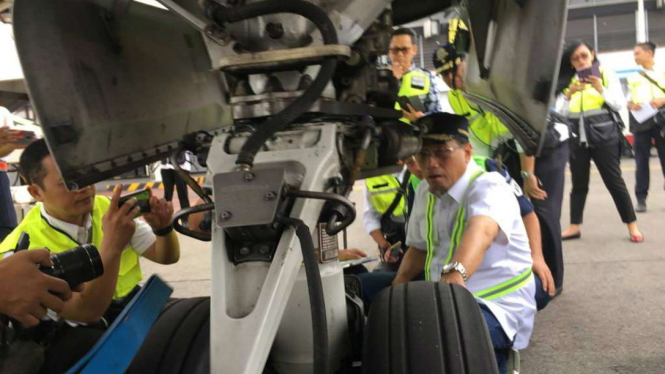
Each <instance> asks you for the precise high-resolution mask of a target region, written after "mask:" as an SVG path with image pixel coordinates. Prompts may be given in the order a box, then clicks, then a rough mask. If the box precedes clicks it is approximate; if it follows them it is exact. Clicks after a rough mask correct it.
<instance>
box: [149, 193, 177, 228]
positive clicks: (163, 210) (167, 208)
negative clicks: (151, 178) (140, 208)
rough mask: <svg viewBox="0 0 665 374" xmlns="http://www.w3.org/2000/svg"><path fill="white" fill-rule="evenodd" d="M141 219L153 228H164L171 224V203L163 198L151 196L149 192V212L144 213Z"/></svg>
mask: <svg viewBox="0 0 665 374" xmlns="http://www.w3.org/2000/svg"><path fill="white" fill-rule="evenodd" d="M143 219H145V221H146V222H147V223H148V224H149V225H150V227H152V229H153V230H161V229H165V228H167V227H168V226H170V225H171V222H172V219H173V204H172V203H171V202H168V201H166V200H164V199H159V198H157V197H155V196H152V191H151V193H150V213H146V214H145V215H144V216H143Z"/></svg>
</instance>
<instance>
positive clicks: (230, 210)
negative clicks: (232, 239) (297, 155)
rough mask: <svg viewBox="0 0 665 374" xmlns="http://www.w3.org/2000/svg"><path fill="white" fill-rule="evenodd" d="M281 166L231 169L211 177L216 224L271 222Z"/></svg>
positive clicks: (282, 177)
mask: <svg viewBox="0 0 665 374" xmlns="http://www.w3.org/2000/svg"><path fill="white" fill-rule="evenodd" d="M285 178H286V171H285V170H284V169H281V168H280V169H258V170H253V171H234V172H230V173H220V174H215V175H214V176H213V186H214V196H215V207H216V213H217V215H216V217H215V221H216V222H217V227H219V228H224V229H226V228H232V227H241V226H257V225H270V224H272V223H273V221H274V220H275V215H276V214H277V211H278V208H279V205H280V201H281V200H282V187H283V186H284V184H285Z"/></svg>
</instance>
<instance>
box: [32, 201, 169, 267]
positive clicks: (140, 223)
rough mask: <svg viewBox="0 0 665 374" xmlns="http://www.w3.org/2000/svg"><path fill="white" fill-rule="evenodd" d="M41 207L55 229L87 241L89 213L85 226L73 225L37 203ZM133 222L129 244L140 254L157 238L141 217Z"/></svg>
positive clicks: (43, 214)
mask: <svg viewBox="0 0 665 374" xmlns="http://www.w3.org/2000/svg"><path fill="white" fill-rule="evenodd" d="M39 205H40V206H41V207H40V209H41V213H42V216H43V217H44V218H46V220H47V221H48V223H49V224H50V225H51V226H52V227H55V228H56V229H58V230H60V231H63V232H64V233H65V234H67V235H69V236H70V237H71V238H72V239H75V240H76V241H77V242H79V243H81V244H83V243H88V241H89V239H90V238H89V237H88V235H89V233H90V228H91V227H92V219H91V215H90V214H88V218H87V219H86V221H85V227H81V226H79V225H74V224H72V223H69V222H65V221H62V220H59V219H57V218H55V217H53V216H51V215H50V214H48V213H47V212H46V209H45V208H44V205H43V204H39ZM134 222H135V223H136V231H134V235H133V236H132V239H131V241H130V245H131V246H132V248H134V251H135V252H136V253H137V254H138V255H139V256H140V255H142V254H143V253H144V252H145V251H146V250H147V249H148V248H150V246H151V245H153V243H155V241H156V240H157V237H156V236H155V234H154V233H153V232H152V228H151V227H150V225H148V223H147V222H145V221H144V220H142V219H138V218H135V219H134Z"/></svg>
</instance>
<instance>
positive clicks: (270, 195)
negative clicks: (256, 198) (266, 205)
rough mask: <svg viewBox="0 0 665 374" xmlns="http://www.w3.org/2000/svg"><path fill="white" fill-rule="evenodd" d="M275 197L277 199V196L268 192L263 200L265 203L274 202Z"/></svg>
mask: <svg viewBox="0 0 665 374" xmlns="http://www.w3.org/2000/svg"><path fill="white" fill-rule="evenodd" d="M276 197H277V194H276V193H274V192H272V191H270V192H268V193H267V194H266V195H265V196H264V199H265V200H266V201H271V200H275V198H276Z"/></svg>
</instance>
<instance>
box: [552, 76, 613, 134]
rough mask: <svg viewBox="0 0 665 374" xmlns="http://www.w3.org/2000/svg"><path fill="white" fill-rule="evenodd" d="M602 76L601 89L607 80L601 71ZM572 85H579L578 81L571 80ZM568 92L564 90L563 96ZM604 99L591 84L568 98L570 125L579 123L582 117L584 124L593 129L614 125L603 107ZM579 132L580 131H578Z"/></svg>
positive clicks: (610, 116)
mask: <svg viewBox="0 0 665 374" xmlns="http://www.w3.org/2000/svg"><path fill="white" fill-rule="evenodd" d="M600 73H601V75H602V81H603V87H605V88H607V82H608V79H607V77H606V76H605V72H604V71H603V69H601V70H600ZM572 83H579V79H575V78H573V79H572V80H571V84H572ZM567 91H568V89H567V88H566V89H565V90H564V94H565V93H566V92H567ZM604 105H605V99H603V95H602V94H600V93H598V91H596V89H595V88H593V86H592V85H591V84H586V85H585V86H584V90H582V91H578V92H575V93H574V94H573V95H572V97H571V98H570V107H569V114H568V119H569V120H570V122H572V123H575V124H577V123H580V118H582V117H584V121H583V122H584V123H585V124H589V126H593V127H603V126H609V125H613V124H614V119H613V117H612V115H611V114H610V112H609V110H608V109H607V108H605V107H604ZM579 131H580V132H581V130H579Z"/></svg>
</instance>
